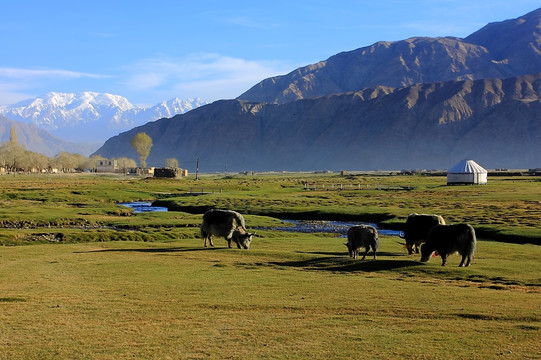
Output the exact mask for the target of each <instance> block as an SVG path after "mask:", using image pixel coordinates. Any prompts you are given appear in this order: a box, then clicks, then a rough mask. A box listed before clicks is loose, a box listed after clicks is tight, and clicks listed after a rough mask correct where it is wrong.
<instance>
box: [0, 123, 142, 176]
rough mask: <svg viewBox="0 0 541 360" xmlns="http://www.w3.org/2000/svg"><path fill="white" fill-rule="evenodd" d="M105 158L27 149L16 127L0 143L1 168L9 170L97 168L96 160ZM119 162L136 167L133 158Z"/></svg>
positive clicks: (78, 169) (46, 170) (49, 170)
mask: <svg viewBox="0 0 541 360" xmlns="http://www.w3.org/2000/svg"><path fill="white" fill-rule="evenodd" d="M101 159H103V157H102V156H99V155H97V156H92V157H86V156H83V155H81V154H75V153H68V152H65V151H63V152H60V153H58V154H57V155H56V156H54V157H48V156H46V155H43V154H40V153H36V152H33V151H29V150H26V149H25V148H24V146H22V145H21V144H19V143H18V141H17V133H16V131H15V127H14V126H12V127H11V129H10V138H9V141H6V142H4V143H2V144H0V168H1V169H2V170H3V171H7V172H52V171H54V170H57V171H59V172H74V171H85V170H90V171H93V170H96V162H97V161H98V160H101ZM115 160H117V162H118V163H119V164H125V166H127V167H135V166H136V162H135V160H133V159H128V158H118V159H115Z"/></svg>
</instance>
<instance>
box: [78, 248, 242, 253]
mask: <svg viewBox="0 0 541 360" xmlns="http://www.w3.org/2000/svg"><path fill="white" fill-rule="evenodd" d="M225 249H228V248H227V247H207V248H205V247H201V248H183V247H170V248H153V249H101V250H89V251H77V252H76V254H88V253H101V252H142V253H173V252H192V251H213V250H225ZM236 250H238V249H236Z"/></svg>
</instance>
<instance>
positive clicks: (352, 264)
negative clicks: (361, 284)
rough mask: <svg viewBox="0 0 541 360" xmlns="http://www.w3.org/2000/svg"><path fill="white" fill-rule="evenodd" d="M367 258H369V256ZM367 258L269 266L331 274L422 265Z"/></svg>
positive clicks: (274, 263) (340, 258)
mask: <svg viewBox="0 0 541 360" xmlns="http://www.w3.org/2000/svg"><path fill="white" fill-rule="evenodd" d="M340 255H343V254H340ZM382 255H383V254H382ZM368 256H370V254H369V255H368ZM368 256H367V258H366V259H365V260H360V259H357V260H353V259H350V258H346V257H335V256H328V257H322V258H317V259H309V260H299V261H274V262H270V264H271V265H275V266H280V267H292V268H299V269H304V270H315V271H331V272H354V271H364V272H374V271H385V270H394V269H400V268H405V267H411V266H422V265H423V264H422V263H420V262H418V261H414V260H387V259H385V260H380V259H378V260H373V259H372V258H369V257H368Z"/></svg>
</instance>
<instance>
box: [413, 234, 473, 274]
mask: <svg viewBox="0 0 541 360" xmlns="http://www.w3.org/2000/svg"><path fill="white" fill-rule="evenodd" d="M476 242H477V240H476V238H475V230H474V229H473V227H472V226H471V225H469V224H454V225H436V226H434V227H433V228H432V230H430V233H429V234H428V239H426V242H425V243H424V244H423V245H422V246H421V261H423V262H426V261H428V260H429V259H430V257H431V256H432V254H434V252H437V253H438V254H439V255H440V256H441V260H442V264H441V265H442V266H445V264H447V257H448V256H449V255H451V254H454V253H456V252H458V253H459V254H460V255H462V261H461V262H460V265H458V266H469V265H470V262H471V260H472V259H473V254H474V252H475V245H476ZM464 261H465V262H466V264H464Z"/></svg>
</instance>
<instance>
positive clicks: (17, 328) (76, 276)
mask: <svg viewBox="0 0 541 360" xmlns="http://www.w3.org/2000/svg"><path fill="white" fill-rule="evenodd" d="M199 192H201V193H202V194H198V193H199ZM138 200H147V201H152V200H158V201H157V203H160V204H165V205H167V206H168V207H169V208H170V209H173V211H169V212H166V213H146V214H133V212H132V211H131V210H130V209H128V208H126V207H123V206H120V205H118V204H117V203H118V202H126V201H138ZM0 204H1V205H2V206H1V207H0V244H2V245H4V246H1V247H0V359H50V358H55V359H119V358H121V359H227V358H229V359H285V358H287V359H295V358H303V359H307V358H311V359H348V358H377V359H395V358H415V359H436V358H440V359H441V358H454V359H494V358H501V359H537V358H539V357H541V348H540V346H539V344H540V341H541V296H540V295H541V294H540V293H541V291H540V290H541V265H540V264H541V247H540V246H539V245H540V242H539V241H540V239H541V225H540V224H541V222H540V220H541V182H540V181H539V179H538V178H532V177H497V178H496V177H494V178H491V177H490V176H489V184H487V185H486V186H453V187H447V186H445V177H429V176H427V177H424V176H368V175H349V176H338V175H313V174H282V175H265V176H251V177H246V176H226V177H224V176H207V177H202V178H201V179H200V180H198V181H195V180H194V179H193V178H188V179H183V180H154V179H142V178H124V177H111V176H96V175H76V176H43V177H42V176H20V175H16V176H13V175H11V176H0ZM210 207H220V208H229V209H234V210H238V211H240V212H242V213H244V214H246V216H245V217H246V222H247V226H248V228H249V229H251V230H257V235H258V237H256V238H255V239H254V241H253V242H252V246H251V248H250V249H249V250H238V249H228V248H227V247H226V242H225V240H223V239H216V240H215V245H216V247H215V248H203V246H202V245H203V244H202V241H201V240H200V239H199V229H198V226H199V224H200V222H201V213H202V212H203V211H204V210H205V209H207V208H210ZM411 212H423V213H439V214H441V215H442V216H444V218H445V219H446V220H447V222H449V223H452V222H462V221H467V222H469V223H471V224H472V225H473V226H474V227H475V228H476V230H478V240H479V241H478V246H477V252H476V256H475V259H474V261H473V263H472V265H471V266H470V267H468V268H459V267H458V266H457V265H458V263H459V262H460V259H459V256H456V255H454V256H451V257H450V259H449V265H448V266H446V267H442V266H440V265H441V260H440V259H439V258H434V259H431V260H430V261H429V262H428V263H420V262H419V261H418V256H417V255H415V256H409V255H407V252H406V250H405V249H404V248H403V246H402V245H401V244H400V243H399V242H400V239H399V238H397V237H392V236H381V246H380V253H379V254H378V259H377V260H372V258H371V256H370V255H369V256H368V257H367V260H365V261H360V260H359V259H357V260H353V259H350V258H349V257H348V256H347V252H346V248H345V246H344V245H343V244H342V243H343V242H344V241H345V240H344V239H343V238H340V237H338V236H337V235H336V234H332V233H325V234H323V233H313V234H303V233H291V232H282V231H277V230H272V228H273V227H276V226H283V225H284V224H282V222H281V221H280V220H278V219H279V218H282V219H284V218H285V219H287V218H292V219H293V218H296V219H301V218H305V219H344V220H346V219H347V220H370V221H377V222H383V224H384V225H385V226H387V227H392V228H400V226H401V224H402V223H403V222H404V219H405V217H406V216H407V214H409V213H411Z"/></svg>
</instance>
